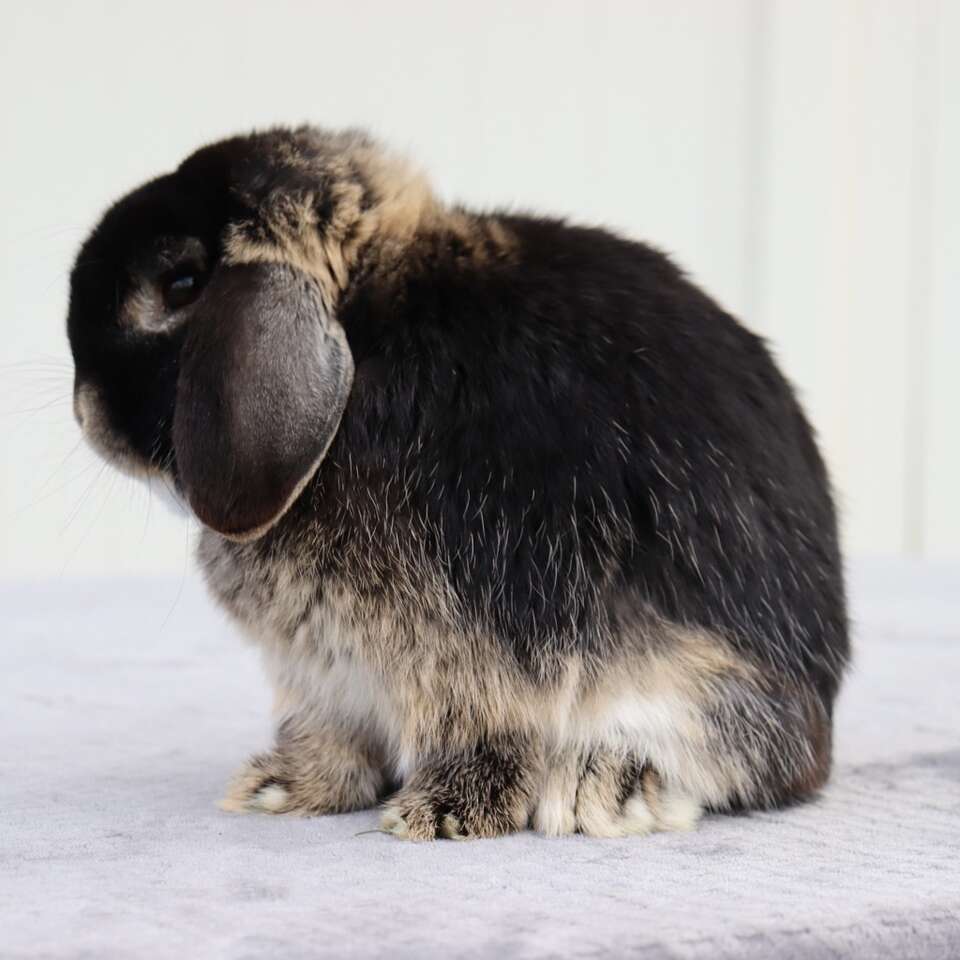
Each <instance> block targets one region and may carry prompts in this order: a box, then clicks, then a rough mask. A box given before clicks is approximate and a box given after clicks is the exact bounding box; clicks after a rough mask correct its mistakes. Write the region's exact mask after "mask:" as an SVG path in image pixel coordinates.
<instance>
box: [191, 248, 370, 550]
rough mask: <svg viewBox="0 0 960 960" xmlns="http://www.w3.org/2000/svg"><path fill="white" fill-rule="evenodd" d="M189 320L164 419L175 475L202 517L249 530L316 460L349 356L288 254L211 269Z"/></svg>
mask: <svg viewBox="0 0 960 960" xmlns="http://www.w3.org/2000/svg"><path fill="white" fill-rule="evenodd" d="M187 323H188V326H189V329H188V332H187V336H186V339H185V341H184V345H183V348H182V351H181V357H180V371H179V375H178V380H177V402H176V408H175V412H174V422H173V446H174V456H175V458H176V469H177V476H178V478H179V481H180V484H181V485H182V487H183V489H184V492H185V493H186V496H187V499H188V500H189V501H190V506H191V507H192V509H193V511H194V513H196V515H197V517H198V518H199V519H200V521H201V522H202V523H204V524H205V525H206V526H208V527H211V528H212V529H213V530H216V531H217V532H218V533H221V534H223V535H224V536H226V537H230V538H231V539H235V540H250V539H253V538H255V537H258V536H260V535H261V534H263V533H265V532H266V531H267V530H268V529H269V528H270V527H271V526H273V524H275V523H276V522H277V520H279V519H280V517H282V516H283V514H284V513H285V512H286V510H287V509H288V507H289V506H290V505H291V504H292V503H293V502H294V500H295V499H296V498H297V496H298V495H299V494H300V492H301V491H302V490H303V488H304V487H305V486H306V484H307V482H308V481H309V480H310V478H311V477H312V476H313V475H314V473H315V472H316V470H317V468H318V467H319V466H320V463H321V461H322V460H323V457H324V455H325V454H326V451H327V448H328V447H329V445H330V443H331V441H332V440H333V437H334V435H335V433H336V431H337V427H338V426H339V424H340V418H341V416H342V415H343V410H344V407H345V406H346V403H347V397H348V395H349V392H350V386H351V383H352V381H353V359H352V356H351V354H350V349H349V347H348V346H347V341H346V336H345V334H344V331H343V328H342V327H341V326H340V325H339V324H338V323H337V322H336V320H334V319H333V318H332V317H331V316H329V314H328V312H327V311H326V309H325V308H324V306H323V303H322V301H321V298H320V292H319V290H318V289H317V287H316V284H315V283H314V282H313V280H312V279H310V278H309V277H308V276H307V275H306V274H304V273H302V272H300V271H299V270H297V269H295V268H293V267H291V266H289V265H286V264H280V263H258V264H241V265H234V266H222V267H220V268H218V270H217V271H216V272H215V273H214V275H213V277H212V278H211V280H210V282H209V283H208V285H207V287H206V288H205V289H204V290H203V292H202V294H201V296H200V298H199V299H198V300H197V301H196V303H195V304H194V306H193V307H192V308H191V316H190V318H189V320H188V321H187Z"/></svg>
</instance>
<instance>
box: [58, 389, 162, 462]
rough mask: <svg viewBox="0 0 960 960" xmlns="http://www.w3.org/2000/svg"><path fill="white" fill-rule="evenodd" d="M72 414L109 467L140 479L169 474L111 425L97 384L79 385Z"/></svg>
mask: <svg viewBox="0 0 960 960" xmlns="http://www.w3.org/2000/svg"><path fill="white" fill-rule="evenodd" d="M73 415H74V418H75V419H76V421H77V423H78V424H79V425H80V431H81V433H82V434H83V438H84V440H86V442H87V444H88V445H89V446H90V447H91V449H92V450H93V451H94V452H95V453H96V454H97V455H98V456H99V457H101V458H102V459H104V460H106V461H107V463H109V464H110V466H112V467H115V468H116V469H117V470H119V471H120V472H121V473H125V474H127V475H128V476H131V477H137V478H138V479H147V478H150V477H160V476H166V473H165V472H164V471H163V470H161V469H160V467H159V466H158V465H157V464H156V463H154V462H152V461H151V460H150V459H149V458H147V457H144V456H143V455H142V454H140V453H139V452H138V451H137V450H135V449H134V447H133V445H132V444H131V443H130V442H129V441H128V440H127V439H126V438H125V437H123V436H122V435H121V434H119V433H117V431H116V430H114V429H113V428H112V427H111V426H110V422H109V419H108V417H107V414H106V412H105V410H104V404H103V399H102V397H101V395H100V391H99V389H98V388H97V387H95V386H93V385H92V384H89V383H83V384H79V385H78V386H77V388H76V390H75V391H74V395H73Z"/></svg>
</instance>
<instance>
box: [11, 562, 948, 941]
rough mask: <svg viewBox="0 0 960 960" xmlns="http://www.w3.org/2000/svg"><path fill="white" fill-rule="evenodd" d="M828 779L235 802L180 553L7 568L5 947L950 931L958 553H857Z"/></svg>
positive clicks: (235, 651) (245, 654)
mask: <svg viewBox="0 0 960 960" xmlns="http://www.w3.org/2000/svg"><path fill="white" fill-rule="evenodd" d="M851 579H852V587H853V589H852V594H853V613H854V617H855V621H856V664H855V667H854V669H853V671H852V673H851V675H850V678H849V681H848V684H847V687H846V689H845V692H844V694H843V697H842V701H841V703H840V708H839V713H838V716H837V736H836V757H837V763H836V771H835V775H834V778H833V780H832V782H831V784H830V786H829V788H828V789H827V790H826V791H825V793H824V795H823V796H822V798H821V799H820V800H819V801H817V802H815V803H813V804H809V805H806V806H802V807H797V808H794V809H790V810H783V811H778V812H775V813H763V814H753V815H749V816H738V817H709V818H707V819H706V820H705V821H704V822H703V823H702V825H701V826H700V828H699V829H698V830H697V831H696V832H695V833H691V834H659V835H654V836H651V837H645V838H632V839H626V840H594V839H587V838H584V837H572V838H567V839H560V840H548V839H545V838H542V837H540V836H537V835H534V834H532V833H526V834H522V835H518V836H512V837H507V838H504V839H501V840H487V841H474V842H471V843H453V842H450V841H438V842H435V843H431V844H409V843H403V842H401V841H397V840H394V839H392V838H390V837H387V836H384V835H382V834H379V833H375V832H368V831H370V830H371V829H372V828H374V827H375V826H376V815H375V813H374V812H366V813H357V814H352V815H346V816H337V817H324V818H319V819H288V818H277V817H270V816H265V815H260V816H244V817H237V816H230V815H228V814H224V813H221V812H220V811H219V810H218V809H217V808H216V806H215V801H216V800H217V798H218V796H219V793H220V791H221V789H222V787H223V785H224V783H225V782H226V780H227V778H228V777H229V775H230V773H231V771H232V769H233V768H234V767H235V766H236V765H237V764H239V763H240V761H241V760H243V759H244V756H245V755H246V754H247V753H248V752H249V751H251V750H252V749H254V748H259V747H261V746H264V745H266V743H267V741H268V738H269V722H268V714H269V702H268V700H269V695H268V691H267V688H266V685H265V683H263V682H262V681H261V678H260V675H259V669H258V665H257V661H256V656H255V654H254V652H253V651H252V650H250V649H249V648H247V647H246V646H245V645H244V644H243V642H242V641H241V640H240V639H239V638H238V637H237V636H236V635H235V633H234V631H233V630H232V629H231V628H230V627H229V626H228V625H227V624H226V623H225V622H224V620H223V618H222V617H221V615H220V614H219V613H218V612H217V611H216V610H215V609H214V608H213V607H212V605H211V604H210V603H209V602H208V601H207V599H206V597H205V596H204V593H203V589H202V587H201V586H200V585H199V584H198V583H197V582H196V581H195V579H194V578H193V576H192V575H189V574H188V575H187V576H186V577H185V578H184V581H183V582H182V583H181V582H179V581H173V582H170V581H156V582H90V583H67V582H62V581H58V582H50V583H44V584H7V585H5V586H2V587H0V625H2V636H0V956H2V957H4V958H15V957H23V958H26V957H30V958H40V957H50V958H79V957H89V958H96V960H110V958H121V957H122V958H127V957H145V958H173V957H190V958H193V957H204V958H221V957H222V958H237V960H239V958H250V960H253V958H261V957H262V958H268V957H269V958H277V960H279V958H291V960H306V958H316V957H345V958H349V957H383V958H411V960H412V958H418V960H420V958H430V957H487V956H489V957H497V958H539V957H599V956H616V957H637V958H658V960H659V958H701V957H702V958H710V960H717V958H734V957H736V958H741V957H744V958H772V957H776V958H780V960H791V958H798V960H799V958H814V957H815V958H827V957H848V956H849V957H864V958H891V960H893V958H896V960H909V958H914V957H915V958H943V960H947V958H960V863H958V861H960V569H958V568H957V567H934V566H929V565H928V566H912V565H906V564H902V563H897V564H892V563H891V564H879V563H873V564H859V565H855V566H854V569H853V575H852V578H851Z"/></svg>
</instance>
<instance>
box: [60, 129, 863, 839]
mask: <svg viewBox="0 0 960 960" xmlns="http://www.w3.org/2000/svg"><path fill="white" fill-rule="evenodd" d="M67 330H68V336H69V341H70V345H71V349H72V353H73V358H74V362H75V393H74V396H75V401H74V410H75V415H76V418H77V420H78V422H79V424H80V426H81V429H82V431H83V433H84V435H85V436H86V438H87V440H88V441H89V442H90V443H91V444H92V445H93V447H94V448H95V449H96V450H97V451H98V452H100V453H101V454H102V455H103V456H104V457H106V458H107V460H109V461H110V462H111V463H112V464H114V465H115V466H117V467H118V468H120V469H122V470H124V471H126V472H128V473H132V474H135V475H140V476H157V475H159V476H162V477H163V478H165V479H166V480H167V481H168V482H169V483H170V484H172V485H174V486H175V488H176V490H177V491H179V492H180V494H181V495H182V496H183V498H184V499H185V501H186V502H187V503H188V504H189V508H190V510H191V511H192V513H193V514H195V516H196V517H197V518H198V520H199V521H200V524H201V529H202V534H201V537H200V540H199V544H198V550H197V552H198V559H199V565H200V567H201V569H202V571H203V575H204V577H205V580H206V583H207V584H208V586H209V589H210V591H211V592H212V594H213V596H214V597H215V598H216V600H217V601H218V602H219V604H221V605H222V607H223V608H225V610H226V611H227V612H228V613H229V615H230V617H231V618H232V619H233V620H234V621H235V622H236V624H238V625H239V627H240V629H241V630H242V631H243V632H244V633H245V634H246V635H247V636H248V637H249V638H251V639H252V641H253V642H254V643H255V644H257V645H258V646H259V647H260V649H261V650H262V653H263V658H264V663H265V665H266V671H267V673H268V675H269V677H270V679H271V682H272V685H273V687H274V691H275V713H276V738H275V744H274V746H273V748H272V749H271V750H270V751H269V752H267V753H263V754H260V755H256V756H254V757H253V758H252V759H251V760H250V761H249V762H248V763H247V764H246V765H245V766H244V767H243V768H242V769H241V770H240V771H239V773H238V774H237V775H236V777H235V778H234V780H233V781H232V782H231V784H230V785H229V787H228V789H227V794H226V797H225V799H224V800H223V802H222V806H223V807H224V809H226V810H230V811H236V812H246V811H261V812H266V813H274V814H279V813H291V814H301V815H320V814H330V813H337V812H344V811H352V810H359V809H364V808H370V807H373V806H376V805H377V804H381V805H382V806H381V812H380V817H381V821H380V822H381V828H382V829H383V830H385V831H387V832H389V833H391V834H393V835H395V836H397V837H400V838H405V839H411V840H430V839H434V838H437V837H447V838H455V839H461V838H465V837H469V838H474V837H494V836H498V835H503V834H507V833H510V832H513V831H519V830H522V829H526V828H528V827H533V828H534V829H536V830H537V831H540V832H541V833H543V834H547V835H551V836H557V835H563V834H570V833H575V832H580V833H583V834H587V835H591V836H598V837H622V836H627V835H631V834H646V833H649V832H651V831H655V830H687V829H691V828H693V827H694V826H695V824H696V823H697V821H698V819H699V818H700V817H701V815H702V814H703V813H704V812H711V813H722V812H724V811H740V810H749V809H762V808H770V807H776V806H780V805H785V804H790V803H793V802H796V801H801V800H804V799H806V798H810V797H812V796H814V795H816V794H817V793H818V791H819V790H820V788H821V787H822V786H823V785H824V783H825V782H826V780H827V778H828V775H829V772H830V767H831V740H832V715H833V705H834V701H835V698H836V696H837V693H838V689H839V685H840V681H841V679H842V676H843V673H844V670H845V667H846V665H847V662H848V659H849V645H848V629H847V616H846V606H845V597H844V578H843V568H842V560H841V555H840V549H839V545H838V534H837V522H836V516H835V509H834V505H833V501H832V495H831V489H830V483H829V479H828V476H827V473H826V470H825V466H824V463H823V460H822V459H821V456H820V454H819V452H818V449H817V445H816V442H815V438H814V435H813V432H812V429H811V427H810V425H809V424H808V422H807V420H806V419H805V417H804V413H803V411H802V410H801V407H800V405H799V404H798V401H797V398H796V396H795V394H794V392H793V390H792V389H791V387H790V386H789V385H788V383H787V382H786V380H785V379H784V377H783V376H782V375H781V374H780V372H779V371H778V369H777V367H776V365H775V363H774V361H773V359H772V358H771V354H770V352H769V350H768V349H767V347H766V346H765V344H764V342H763V340H761V339H760V338H759V337H758V336H756V335H754V334H753V333H751V332H749V331H748V330H747V329H746V328H745V327H743V326H741V325H740V324H739V323H738V322H737V321H736V320H735V319H733V318H732V317H731V316H730V315H729V314H727V313H726V312H724V310H723V309H721V308H720V307H719V306H718V305H717V304H716V303H715V302H714V301H713V300H712V299H710V297H709V296H707V295H706V294H704V293H703V292H701V291H700V290H699V289H698V288H697V287H696V286H694V285H693V284H692V283H691V282H690V281H689V280H688V279H686V277H685V275H684V274H683V273H682V272H681V271H680V270H679V269H678V268H677V267H676V266H674V264H673V263H672V262H671V260H670V259H668V258H667V257H666V256H665V255H664V254H662V253H660V252H659V251H657V250H656V249H654V248H652V247H650V246H646V245H644V244H642V243H638V242H634V241H631V240H629V239H624V238H621V237H619V236H616V235H614V234H613V233H611V232H608V231H606V230H604V229H597V228H590V227H583V226H575V225H571V224H570V223H568V222H566V221H563V220H559V219H550V218H547V217H542V216H532V215H530V216H527V215H520V214H516V213H505V212H491V213H478V212H471V211H470V210H468V209H465V208H462V207H459V206H454V205H451V204H448V203H445V202H443V201H441V200H440V199H439V198H438V197H437V195H436V194H435V193H434V192H432V190H431V188H430V186H429V184H428V182H427V180H426V179H425V177H424V176H423V175H422V174H421V173H420V172H419V171H418V169H417V168H416V167H415V166H413V165H411V164H410V163H409V162H408V161H407V160H406V159H405V158H404V157H401V156H399V155H397V154H395V153H393V152H391V151H390V150H389V149H388V148H386V147H384V146H382V145H381V144H380V143H379V142H378V141H376V140H375V139H373V138H371V137H370V136H368V135H366V134H365V133H363V132H358V131H345V132H344V131H340V132H333V131H327V130H323V129H319V128H315V127H302V128H298V129H288V128H277V129H269V130H264V131H258V132H254V133H252V134H250V135H244V136H238V137H234V138H232V139H227V140H224V141H222V142H218V143H214V144H212V145H209V146H206V147H203V148H202V149H200V150H198V151H197V152H195V153H194V154H193V155H191V156H190V157H188V158H187V159H186V160H185V161H184V162H183V163H182V164H181V165H180V166H179V167H178V168H177V169H176V170H175V171H174V172H173V173H169V174H167V175H164V176H161V177H159V178H158V179H155V180H153V181H151V182H149V183H147V184H146V185H144V186H142V187H140V188H139V189H137V190H134V191H133V192H132V193H130V194H129V195H127V196H126V197H124V198H123V199H121V200H120V201H119V202H118V203H117V204H116V205H115V206H113V207H112V208H110V209H109V210H108V211H107V213H106V214H105V215H104V216H103V218H102V221H101V222H100V223H99V225H98V226H96V228H95V229H94V230H93V232H92V233H91V235H90V236H89V238H88V239H87V240H86V242H85V243H84V245H83V246H82V249H81V251H80V253H79V255H78V257H77V260H76V263H75V266H74V268H73V271H72V274H71V280H70V300H69V309H68V321H67Z"/></svg>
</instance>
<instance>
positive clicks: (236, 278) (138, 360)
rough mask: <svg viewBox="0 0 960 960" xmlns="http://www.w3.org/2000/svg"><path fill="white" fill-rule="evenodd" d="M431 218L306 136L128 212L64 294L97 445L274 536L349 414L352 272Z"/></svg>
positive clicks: (162, 184) (191, 177) (159, 188)
mask: <svg viewBox="0 0 960 960" xmlns="http://www.w3.org/2000/svg"><path fill="white" fill-rule="evenodd" d="M432 209H433V201H432V199H431V197H430V194H429V191H428V190H427V189H426V187H425V186H424V184H423V181H422V180H421V178H420V177H419V176H418V175H417V174H416V173H414V172H412V171H411V170H410V169H409V168H408V167H407V166H406V164H405V163H404V162H403V161H402V160H399V159H397V158H394V157H392V156H390V155H388V154H386V153H385V152H384V151H382V150H381V149H380V148H379V147H378V146H377V145H376V144H374V143H373V142H372V141H371V140H369V139H368V138H367V137H366V136H364V135H362V134H358V133H353V132H347V133H338V134H327V133H324V132H322V131H318V130H316V129H312V128H304V129H300V130H293V131H291V130H274V131H268V132H265V133H259V134H254V135H251V136H247V137H237V138H234V139H231V140H226V141H223V142H221V143H217V144H213V145H212V146H208V147H205V148H203V149H201V150H199V151H198V152H197V153H195V154H193V155H192V156H191V157H189V158H188V159H187V160H186V161H185V162H184V163H183V164H182V165H181V166H180V167H179V168H178V169H177V170H176V171H175V172H174V173H171V174H168V175H166V176H162V177H159V178H158V179H156V180H153V181H151V182H149V183H147V184H146V185H144V186H142V187H140V188H139V189H137V190H135V191H133V192H132V193H130V194H129V195H127V196H126V197H124V198H123V199H122V200H120V201H119V202H118V203H117V204H116V205H115V206H113V207H112V208H111V209H110V210H109V211H108V212H107V213H106V215H105V216H104V217H103V219H102V221H101V222H100V223H99V225H98V226H97V227H96V229H95V230H94V231H93V233H92V234H91V236H90V237H89V238H88V240H87V241H86V243H85V244H84V245H83V247H82V249H81V251H80V254H79V256H78V258H77V261H76V264H75V266H74V268H73V272H72V275H71V280H70V307H69V315H68V322H67V328H68V334H69V339H70V345H71V349H72V351H73V357H74V363H75V387H74V409H75V414H76V417H77V420H78V421H79V423H80V425H81V428H82V430H83V432H84V434H85V436H86V438H87V439H88V441H89V442H90V443H91V444H92V446H93V447H94V448H95V449H96V450H97V451H98V452H99V453H100V454H101V455H103V456H104V457H105V458H107V459H108V460H109V461H111V462H112V463H113V464H114V465H116V466H118V467H120V468H121V469H123V470H126V471H127V472H131V473H134V474H140V475H143V474H150V473H155V472H162V473H165V474H167V475H168V476H169V478H170V479H172V480H173V481H174V483H175V484H176V486H177V488H178V489H179V490H180V491H181V492H182V493H183V494H184V495H185V496H186V498H187V499H188V501H189V503H190V506H191V508H192V509H193V511H194V512H195V513H196V515H197V517H198V518H199V519H200V520H201V521H202V522H203V523H204V524H205V525H207V526H208V527H210V528H212V529H214V530H216V531H217V532H219V533H221V534H223V535H225V536H228V537H231V538H233V539H238V540H244V539H251V538H253V537H256V536H258V535H260V534H262V533H263V532H265V531H266V530H267V529H269V528H270V527H271V526H272V525H273V524H274V523H275V522H276V521H277V520H278V519H279V518H280V517H281V516H282V515H283V514H284V512H285V511H286V509H287V508H288V507H289V506H290V504H291V503H292V502H293V501H294V500H295V499H296V497H297V496H298V494H299V493H300V492H301V491H302V490H303V488H304V486H305V485H306V484H307V483H308V482H309V480H310V479H311V477H312V476H313V475H314V473H315V471H316V470H317V468H318V466H319V464H320V462H321V461H322V459H323V456H324V454H325V452H326V450H327V448H328V446H329V444H330V442H331V440H332V438H333V436H334V434H335V432H336V430H337V427H338V424H339V422H340V418H341V416H342V414H343V410H344V407H345V405H346V402H347V398H348V395H349V393H350V388H351V382H352V377H353V361H352V357H351V352H350V348H349V346H348V343H347V338H346V335H345V333H344V330H343V328H342V327H341V325H340V324H339V323H338V322H337V318H336V311H337V303H338V300H339V298H340V296H341V295H342V293H343V291H344V289H345V288H346V287H347V285H348V284H349V282H350V278H351V274H352V272H353V270H354V268H355V266H356V265H357V264H358V263H359V262H360V261H361V260H362V259H363V258H364V255H365V254H366V253H367V252H369V250H370V248H371V246H373V245H376V244H380V245H381V246H384V247H386V248H390V249H395V248H400V247H402V245H403V242H404V239H405V238H407V237H409V236H410V235H411V234H412V233H413V231H415V229H416V228H417V225H418V224H419V223H420V222H421V221H422V220H424V219H425V218H427V217H428V216H429V215H430V212H431V210H432ZM375 259H377V260H378V262H381V263H382V262H383V261H384V257H383V256H381V257H379V258H375Z"/></svg>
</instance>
